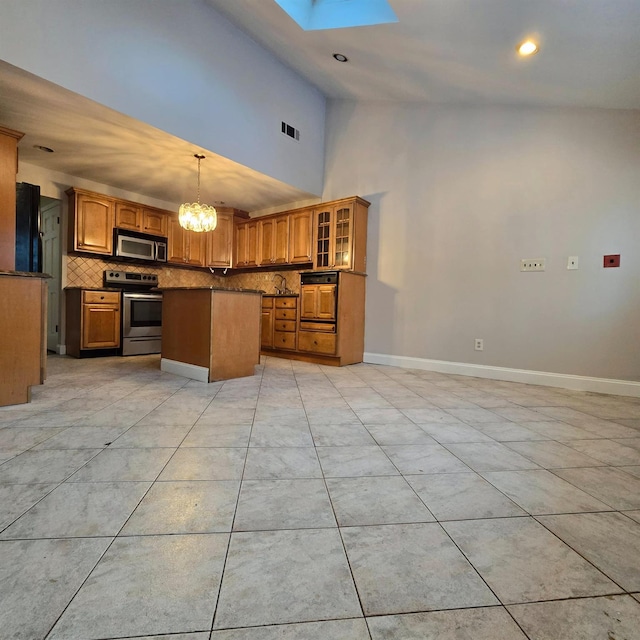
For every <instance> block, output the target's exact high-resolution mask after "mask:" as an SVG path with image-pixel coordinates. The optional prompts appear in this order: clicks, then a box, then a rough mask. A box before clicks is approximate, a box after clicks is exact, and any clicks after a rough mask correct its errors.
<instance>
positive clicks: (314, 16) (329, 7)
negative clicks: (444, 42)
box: [275, 0, 398, 31]
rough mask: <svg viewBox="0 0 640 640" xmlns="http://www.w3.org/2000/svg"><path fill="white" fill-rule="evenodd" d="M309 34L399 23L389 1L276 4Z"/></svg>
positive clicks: (291, 1) (285, 1)
mask: <svg viewBox="0 0 640 640" xmlns="http://www.w3.org/2000/svg"><path fill="white" fill-rule="evenodd" d="M275 1H276V2H277V3H278V4H279V5H280V6H281V7H282V9H284V10H285V11H286V12H287V13H288V14H289V15H290V16H291V18H293V19H294V20H295V21H296V22H297V23H298V24H299V25H300V26H301V27H302V28H303V29H304V30H305V31H318V30H320V29H343V28H345V27H364V26H368V25H372V24H386V23H389V22H398V18H397V17H396V14H395V13H394V12H393V9H392V8H391V6H390V5H389V3H388V2H387V0H275Z"/></svg>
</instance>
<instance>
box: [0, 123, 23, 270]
mask: <svg viewBox="0 0 640 640" xmlns="http://www.w3.org/2000/svg"><path fill="white" fill-rule="evenodd" d="M23 135H24V134H22V133H20V132H18V131H13V129H7V128H5V127H2V126H0V270H3V271H13V270H14V269H15V268H16V174H17V173H18V141H19V140H20V139H21V138H22V136H23Z"/></svg>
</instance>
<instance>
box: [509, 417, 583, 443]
mask: <svg viewBox="0 0 640 640" xmlns="http://www.w3.org/2000/svg"><path fill="white" fill-rule="evenodd" d="M520 424H522V426H523V427H526V428H527V429H530V430H531V431H536V432H537V433H540V434H542V435H544V436H546V437H547V438H549V439H550V440H563V441H564V440H584V439H585V438H590V437H595V436H594V435H593V434H592V433H591V432H590V431H586V430H585V429H581V428H580V427H575V426H573V425H571V424H566V423H565V422H560V421H557V420H549V421H547V422H537V421H536V422H522V423H520Z"/></svg>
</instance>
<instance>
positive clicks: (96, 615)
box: [48, 534, 228, 640]
mask: <svg viewBox="0 0 640 640" xmlns="http://www.w3.org/2000/svg"><path fill="white" fill-rule="evenodd" d="M227 542H228V535H227V534H210V535H198V536H143V537H134V538H120V539H118V540H116V541H115V542H114V543H113V545H112V546H111V547H110V548H109V551H108V552H107V553H106V554H105V555H104V557H103V558H102V560H100V562H99V563H98V566H97V567H96V568H95V569H94V571H93V572H92V573H91V575H90V576H89V578H88V580H87V581H86V582H85V584H84V585H83V586H82V588H81V589H80V591H79V592H78V594H77V595H76V597H75V598H74V599H73V602H72V603H71V604H70V605H69V607H68V609H67V610H66V611H65V612H64V614H63V615H62V617H61V618H60V620H59V621H58V623H57V624H56V626H55V627H54V629H53V631H52V632H51V635H50V636H48V638H50V640H76V639H77V640H93V639H96V638H114V637H116V638H117V637H120V636H125V637H126V636H138V635H148V634H162V633H165V634H166V633H180V632H185V631H204V630H206V629H208V628H210V625H211V619H212V617H213V611H214V608H215V599H216V594H217V592H218V588H219V585H220V577H221V573H222V566H223V562H224V556H225V553H226V550H227ZM159 558H162V562H159V561H158V559H159Z"/></svg>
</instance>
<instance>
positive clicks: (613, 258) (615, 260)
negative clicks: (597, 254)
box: [602, 253, 620, 269]
mask: <svg viewBox="0 0 640 640" xmlns="http://www.w3.org/2000/svg"><path fill="white" fill-rule="evenodd" d="M602 266H603V267H604V268H605V269H607V268H609V267H619V266H620V254H619V253H616V254H612V255H609V256H604V260H603V262H602Z"/></svg>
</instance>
